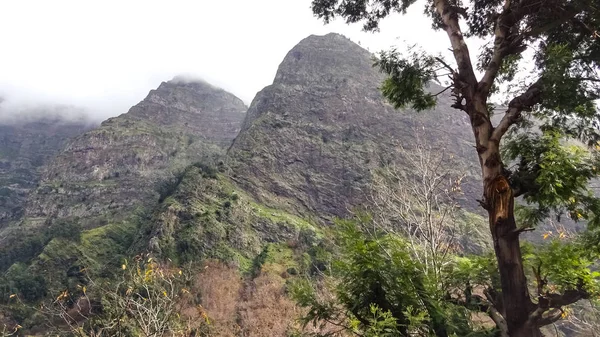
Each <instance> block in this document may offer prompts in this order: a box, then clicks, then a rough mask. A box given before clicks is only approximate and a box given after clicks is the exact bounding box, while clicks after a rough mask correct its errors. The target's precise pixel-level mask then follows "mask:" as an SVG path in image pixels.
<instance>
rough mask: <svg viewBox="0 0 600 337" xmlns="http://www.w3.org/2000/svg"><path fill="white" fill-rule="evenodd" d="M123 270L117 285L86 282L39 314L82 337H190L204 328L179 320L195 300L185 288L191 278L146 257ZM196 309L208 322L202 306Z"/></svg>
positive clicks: (57, 329) (56, 327)
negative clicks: (183, 310)
mask: <svg viewBox="0 0 600 337" xmlns="http://www.w3.org/2000/svg"><path fill="white" fill-rule="evenodd" d="M122 268H123V278H122V279H121V280H119V281H118V282H116V284H107V285H104V284H96V283H95V282H93V281H92V280H87V281H86V283H85V284H80V285H78V287H77V289H76V290H73V291H71V290H69V289H66V290H64V291H62V292H61V293H60V294H59V295H58V296H56V298H55V299H52V300H51V301H50V302H47V303H43V304H42V305H41V309H36V310H37V311H38V312H40V313H41V314H42V315H43V316H44V317H46V318H47V324H48V325H49V326H50V327H52V328H53V330H55V331H54V332H56V333H59V334H62V333H70V335H73V336H78V337H103V336H145V337H159V336H166V335H168V336H189V335H191V334H192V332H194V333H197V332H199V331H198V330H200V329H203V328H204V325H205V324H203V322H202V320H198V321H197V322H194V324H188V323H189V322H185V320H184V319H183V318H182V317H181V315H180V313H181V312H182V309H183V308H184V307H186V306H188V305H190V303H188V302H190V300H191V299H192V296H191V294H190V293H189V291H188V290H187V289H186V288H185V285H186V284H187V283H188V282H189V281H190V279H189V275H187V273H184V272H183V271H182V270H181V269H174V268H169V267H167V266H165V265H161V264H159V263H157V262H155V261H154V260H153V259H152V258H149V259H146V257H143V256H137V257H136V258H135V259H134V263H131V264H128V263H127V262H125V263H124V264H123V266H122ZM197 310H198V315H199V316H200V317H204V318H205V319H207V316H206V314H205V312H204V311H203V309H202V308H201V307H200V306H199V307H198V308H197ZM192 325H193V326H196V328H193V329H192V328H191V327H192Z"/></svg>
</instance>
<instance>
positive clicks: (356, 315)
mask: <svg viewBox="0 0 600 337" xmlns="http://www.w3.org/2000/svg"><path fill="white" fill-rule="evenodd" d="M369 221H370V220H369V219H368V218H363V219H359V220H357V221H353V220H340V221H338V228H339V232H337V233H336V237H337V238H338V239H339V240H337V247H339V250H338V251H336V252H335V253H334V255H333V256H332V257H331V259H332V260H333V262H332V269H331V275H332V277H324V278H323V279H321V281H320V282H319V284H320V286H319V287H317V286H315V285H314V284H313V283H311V282H310V281H309V280H307V279H305V280H299V281H297V282H295V283H294V284H293V285H292V286H291V288H290V292H291V294H292V297H293V298H294V299H296V300H297V301H298V304H299V305H300V306H302V307H305V308H308V313H307V314H306V315H305V316H304V317H303V319H302V321H303V324H304V325H305V326H306V325H308V324H311V323H312V324H313V325H314V326H320V327H324V326H325V325H326V324H327V323H329V324H334V325H338V326H341V327H343V328H344V330H345V331H346V332H350V333H355V334H357V335H364V336H408V335H419V336H451V335H452V334H453V333H454V334H456V335H457V336H467V335H469V334H471V333H473V336H475V335H477V334H480V335H481V336H491V335H489V334H488V333H489V331H487V330H485V329H480V328H474V327H473V326H472V325H471V324H470V320H469V311H468V310H466V309H465V308H464V307H463V308H462V309H461V307H459V306H456V305H454V304H453V303H452V302H451V301H448V298H447V297H446V296H447V295H448V293H447V291H448V290H449V289H450V288H448V289H444V287H443V286H442V285H441V284H438V283H436V281H435V280H436V278H435V277H432V275H427V274H425V273H424V272H423V270H425V268H423V266H420V265H419V264H418V262H416V260H415V259H414V258H413V256H412V255H411V252H410V250H409V248H408V244H407V242H406V241H405V240H404V239H403V238H401V237H399V236H397V235H394V234H390V233H379V234H376V233H373V232H370V231H369V232H365V231H363V228H372V226H369V225H368V223H369ZM365 226H366V227H365ZM462 269H463V271H462V273H463V275H462V277H471V276H472V274H473V273H475V271H474V269H477V268H475V267H473V266H469V267H468V268H467V267H465V266H463V267H462ZM467 269H468V271H467ZM479 269H481V270H483V269H484V262H483V261H482V262H481V263H480V265H479ZM453 272H454V271H453ZM451 276H452V273H449V274H448V277H451ZM452 277H453V276H452ZM483 277H485V276H482V278H483ZM460 278H461V276H457V278H456V279H457V281H456V284H458V283H460ZM329 284H332V285H331V286H328V285H329ZM449 284H450V283H449ZM321 287H326V288H331V289H332V290H333V292H334V296H333V297H328V296H323V295H321V294H320V291H321V290H320V288H321Z"/></svg>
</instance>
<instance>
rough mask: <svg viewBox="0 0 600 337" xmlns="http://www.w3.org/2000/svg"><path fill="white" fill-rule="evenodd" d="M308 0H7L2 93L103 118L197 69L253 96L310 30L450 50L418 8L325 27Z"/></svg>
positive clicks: (379, 43)
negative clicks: (373, 24) (374, 22)
mask: <svg viewBox="0 0 600 337" xmlns="http://www.w3.org/2000/svg"><path fill="white" fill-rule="evenodd" d="M310 2H311V1H310V0H291V1H290V0H288V1H283V0H254V1H248V0H229V1H209V0H189V1H183V0H170V1H151V0H127V1H124V0H118V1H117V0H102V1H95V2H93V3H92V2H91V1H81V0H53V1H47V0H39V1H27V0H21V1H2V2H1V3H0V32H2V33H1V34H2V35H1V38H0V44H1V49H0V50H2V52H1V53H0V74H2V76H1V77H0V95H3V94H4V95H5V96H6V97H7V98H8V99H9V100H12V101H17V102H30V103H31V102H36V103H40V102H41V103H46V102H50V103H58V104H71V105H76V106H82V107H84V108H86V109H88V110H90V111H91V112H93V113H94V114H96V115H97V116H100V117H102V118H105V117H107V116H114V115H118V114H121V113H123V112H126V111H127V109H128V108H129V107H130V106H132V105H134V104H136V103H137V102H138V101H140V100H141V99H143V98H144V97H145V95H146V94H147V92H148V91H149V90H150V89H153V88H155V87H157V86H158V85H159V84H160V82H161V81H165V80H169V79H171V78H172V77H173V76H175V75H178V74H181V73H184V74H191V75H194V76H199V77H202V78H204V79H205V80H206V81H208V82H210V83H212V84H214V85H217V86H220V87H222V88H224V89H226V90H228V91H231V92H232V93H234V94H236V95H238V96H239V97H240V98H242V99H243V100H244V101H245V102H247V103H249V102H250V101H251V100H252V98H253V97H254V95H255V94H256V92H258V91H259V90H261V89H262V88H263V87H264V86H267V85H269V84H270V83H271V82H272V80H273V77H274V76H275V72H276V70H277V67H278V65H279V63H280V62H281V60H282V59H283V57H284V56H285V54H286V53H287V52H288V51H289V49H291V48H292V47H293V46H294V45H295V44H296V43H298V42H299V41H300V40H301V39H303V38H304V37H306V36H308V35H310V34H326V33H328V32H332V31H333V32H338V33H342V34H344V35H346V36H347V37H349V38H351V39H352V40H354V41H356V42H360V43H361V45H362V46H363V47H365V48H368V49H369V50H371V51H378V50H382V49H387V48H388V47H390V46H391V45H394V44H397V43H399V42H400V41H402V40H406V41H407V42H409V43H419V44H420V45H421V46H423V47H424V48H425V49H426V50H428V51H433V52H444V53H447V48H448V43H447V37H446V36H445V35H444V33H443V32H433V31H432V30H431V29H430V21H429V20H428V19H427V18H425V17H424V16H422V14H421V13H422V11H423V6H422V5H419V4H417V5H415V7H414V8H412V9H411V11H410V13H409V14H410V15H407V16H404V17H400V16H394V17H392V18H390V19H388V20H385V21H384V22H383V23H382V25H381V33H376V34H373V33H364V32H362V31H361V25H360V24H353V25H346V24H345V23H343V22H341V21H336V22H334V23H332V24H330V25H327V26H324V25H323V24H322V22H321V21H320V20H318V19H317V18H315V17H313V15H312V12H311V10H310Z"/></svg>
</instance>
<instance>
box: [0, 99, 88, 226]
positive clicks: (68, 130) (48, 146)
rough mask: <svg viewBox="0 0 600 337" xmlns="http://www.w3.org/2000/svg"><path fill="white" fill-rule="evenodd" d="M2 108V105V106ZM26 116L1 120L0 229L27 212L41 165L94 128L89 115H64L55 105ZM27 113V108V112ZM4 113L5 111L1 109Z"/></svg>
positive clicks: (0, 113) (0, 115) (21, 113)
mask: <svg viewBox="0 0 600 337" xmlns="http://www.w3.org/2000/svg"><path fill="white" fill-rule="evenodd" d="M0 110H2V107H1V106H0ZM36 110H37V111H36V112H35V115H33V112H31V113H29V115H30V116H29V117H28V118H25V119H23V118H22V115H23V112H20V113H19V114H20V115H21V118H19V119H17V118H18V117H16V116H15V117H14V118H12V119H7V117H5V118H4V119H2V120H1V121H0V229H1V228H2V227H4V226H6V225H7V224H8V222H10V221H14V220H17V219H18V218H19V217H20V216H21V215H22V213H23V209H24V206H25V205H24V203H25V200H26V198H27V196H28V195H29V193H30V192H31V190H32V189H35V187H36V185H37V183H38V181H39V179H40V174H41V172H40V168H41V167H42V165H44V164H45V163H47V162H48V160H49V159H51V158H52V157H53V156H54V155H55V154H56V153H58V152H59V150H61V149H62V147H63V146H64V145H65V143H66V142H67V140H68V139H69V138H71V137H74V136H76V135H79V134H81V133H83V132H84V131H86V130H88V129H90V128H91V127H92V124H91V122H90V121H89V120H87V119H86V118H85V116H83V115H82V116H80V118H76V119H64V118H61V117H60V116H55V115H53V114H54V113H56V114H60V111H56V109H55V108H48V109H44V108H38V109H36ZM25 114H26V115H27V112H25ZM0 117H2V111H0Z"/></svg>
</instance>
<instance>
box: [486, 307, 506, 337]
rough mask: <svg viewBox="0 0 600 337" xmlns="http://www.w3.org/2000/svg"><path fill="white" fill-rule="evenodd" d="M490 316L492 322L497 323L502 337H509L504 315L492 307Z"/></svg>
mask: <svg viewBox="0 0 600 337" xmlns="http://www.w3.org/2000/svg"><path fill="white" fill-rule="evenodd" d="M488 315H489V316H490V318H491V319H492V321H494V323H496V327H497V328H498V330H499V331H500V337H509V334H508V324H507V323H506V320H505V319H504V317H503V316H502V314H501V313H500V312H499V311H498V310H497V309H496V308H494V306H492V305H490V308H489V310H488Z"/></svg>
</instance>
